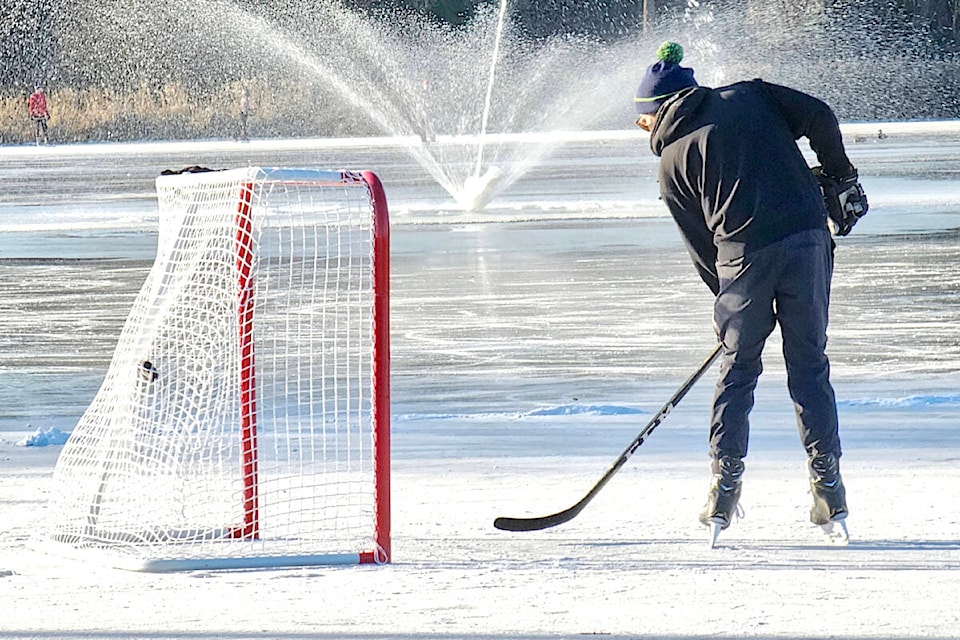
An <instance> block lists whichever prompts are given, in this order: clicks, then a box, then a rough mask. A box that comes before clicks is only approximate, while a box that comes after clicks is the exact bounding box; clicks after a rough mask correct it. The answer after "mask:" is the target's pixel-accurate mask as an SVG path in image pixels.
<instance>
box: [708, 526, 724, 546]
mask: <svg viewBox="0 0 960 640" xmlns="http://www.w3.org/2000/svg"><path fill="white" fill-rule="evenodd" d="M707 527H708V529H709V532H710V533H709V539H708V540H707V543H708V544H709V545H710V548H711V549H713V548H715V547H716V546H717V538H719V537H720V532H721V531H723V523H722V522H717V521H715V520H711V521H710V523H709V524H707Z"/></svg>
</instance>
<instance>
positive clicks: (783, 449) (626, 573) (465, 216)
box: [0, 123, 960, 640]
mask: <svg viewBox="0 0 960 640" xmlns="http://www.w3.org/2000/svg"><path fill="white" fill-rule="evenodd" d="M881 130H882V131H883V135H882V136H881V135H879V132H880V131H881ZM844 134H845V140H846V142H847V148H848V152H849V155H850V157H851V160H852V161H853V163H854V164H855V165H856V166H857V167H858V168H859V170H860V175H861V179H862V183H863V186H864V188H865V189H866V191H867V195H868V197H869V199H870V203H871V209H870V213H869V215H868V216H867V217H866V218H864V220H863V221H862V222H861V223H860V224H859V225H858V226H857V227H856V229H855V230H854V232H853V234H851V235H850V236H849V237H846V238H842V239H838V242H837V244H838V247H837V253H836V272H835V278H834V288H833V294H832V295H833V298H832V300H833V303H832V308H831V310H832V315H831V328H830V344H829V354H830V357H831V362H832V365H833V380H834V384H835V387H836V391H837V398H838V403H839V409H840V419H841V437H842V439H843V445H844V457H843V472H844V479H845V481H846V484H847V490H848V500H849V505H850V510H851V514H850V518H849V525H850V532H851V537H852V540H851V543H850V544H849V545H848V546H845V547H831V546H826V545H824V543H823V541H822V539H821V537H820V536H819V533H818V529H816V528H815V527H813V526H812V525H810V524H809V522H808V520H807V511H808V509H809V501H810V496H809V494H808V490H807V486H806V478H805V470H804V457H803V452H802V450H801V448H800V445H799V442H798V438H797V434H796V426H795V422H794V417H793V412H792V407H791V404H790V400H789V398H788V396H787V393H786V388H785V374H784V370H783V366H782V359H781V357H780V353H779V348H780V343H779V336H778V334H777V333H775V334H774V336H773V337H772V338H771V340H770V342H769V344H768V346H767V349H766V352H765V362H764V364H765V373H764V375H763V377H762V378H761V383H760V386H759V388H758V391H757V406H756V409H755V411H754V413H753V416H752V424H753V429H752V439H751V451H750V455H749V457H748V458H747V471H746V475H745V481H744V493H743V498H742V505H743V507H744V509H745V511H746V513H745V517H744V518H743V519H742V520H740V521H739V522H737V523H735V524H734V525H732V526H731V527H730V529H729V530H728V531H726V532H724V534H723V535H722V537H721V541H720V544H719V547H718V548H717V549H713V550H710V549H708V548H707V545H706V542H705V539H706V533H705V530H704V529H703V528H702V527H701V526H700V525H699V523H698V522H697V514H698V512H699V509H700V507H701V506H702V502H703V499H704V497H705V495H706V490H707V486H708V482H709V473H708V459H707V455H706V428H707V420H708V417H709V405H710V400H711V397H712V386H713V381H714V377H715V374H716V372H715V370H714V371H711V372H708V373H707V375H706V376H705V378H704V380H702V381H701V382H700V384H699V385H698V386H696V387H695V388H694V389H693V391H692V392H691V393H690V395H689V396H688V397H687V398H686V399H685V400H684V401H683V402H682V404H681V405H680V406H679V407H678V408H677V409H676V410H675V411H674V413H672V414H671V415H670V417H669V418H668V419H667V421H666V422H665V423H664V424H663V425H662V426H661V427H660V428H659V429H658V430H657V432H656V433H655V434H654V435H653V436H652V437H651V438H650V440H649V441H648V442H647V443H645V444H644V445H643V447H641V448H640V449H639V450H638V451H637V452H636V454H635V455H634V456H633V457H632V458H631V459H630V461H629V462H628V463H627V465H626V466H625V467H624V468H623V469H622V470H621V471H620V473H619V474H618V475H617V476H616V477H615V478H614V479H613V481H611V483H610V484H609V485H608V486H607V487H606V488H605V489H604V490H603V492H602V493H601V494H600V495H599V496H598V497H597V499H596V500H595V501H594V502H592V503H591V504H590V506H589V507H588V508H587V509H586V510H585V511H584V512H583V513H582V514H581V515H580V516H579V517H578V518H576V519H575V520H573V521H572V522H570V523H568V524H566V525H563V526H561V527H557V528H555V529H550V530H546V531H541V532H534V533H525V534H518V533H505V532H501V531H497V530H495V529H494V528H493V526H492V523H493V519H494V518H495V517H497V516H501V515H510V516H531V515H545V514H547V513H551V512H554V511H557V510H560V509H563V508H565V507H567V506H570V505H571V504H573V503H574V502H576V501H577V500H578V499H579V498H580V497H581V496H583V495H584V494H585V493H586V492H587V490H589V488H590V487H591V486H592V484H593V483H594V482H595V481H596V480H598V479H599V478H600V476H601V475H602V474H603V472H604V471H605V470H606V468H607V467H608V466H609V464H611V463H612V462H613V460H614V459H615V458H616V457H617V456H618V455H619V454H620V453H621V451H623V449H624V448H625V447H626V446H627V445H628V444H629V443H630V441H631V440H632V439H633V438H634V436H635V435H636V434H637V433H638V432H639V430H640V429H641V428H642V427H643V426H644V425H645V424H646V423H647V421H648V420H650V419H651V418H652V416H653V414H654V413H655V412H656V411H657V410H658V409H659V408H660V406H661V405H662V404H663V402H664V401H665V400H666V399H667V398H668V397H669V396H670V394H671V393H673V391H674V390H676V388H677V387H678V386H679V385H680V384H681V383H682V382H683V380H684V379H685V378H686V377H687V376H688V375H689V374H690V373H692V372H693V370H694V369H695V368H696V367H697V365H698V364H699V363H700V362H701V361H702V360H703V359H704V358H705V357H706V356H707V354H708V353H709V351H710V349H711V348H712V346H713V344H714V335H713V331H712V328H711V296H710V293H709V291H708V290H707V288H706V287H705V286H704V285H703V284H702V283H701V282H700V281H699V279H698V278H697V276H696V275H695V272H694V269H693V267H692V265H691V264H690V260H689V258H688V256H687V254H686V252H685V250H684V248H683V246H682V243H681V241H680V239H679V236H678V234H677V232H676V230H675V229H674V227H673V223H672V221H671V220H670V219H669V217H668V216H667V213H666V210H665V208H664V207H663V206H662V205H661V204H660V203H659V202H658V200H657V188H656V182H655V171H656V159H655V158H654V157H653V156H652V155H651V154H650V152H649V149H648V147H647V144H646V139H645V138H643V137H642V136H641V135H635V134H633V133H632V132H630V133H619V132H610V133H606V134H595V135H582V134H581V135H576V136H573V135H571V136H570V137H569V139H567V141H566V142H564V143H563V144H560V145H559V146H557V147H556V149H555V150H554V151H553V153H551V154H549V155H547V156H546V157H545V158H544V159H542V160H541V161H540V162H539V163H538V164H536V165H535V166H534V167H533V168H532V169H531V170H530V171H529V172H528V173H526V174H525V175H524V177H523V178H522V179H520V180H519V181H517V182H516V183H514V184H513V185H511V187H510V188H509V189H507V190H506V191H505V192H504V193H502V194H500V195H499V196H498V197H497V198H495V199H494V200H493V201H492V202H491V204H490V205H489V206H488V207H486V208H485V209H484V210H483V211H481V212H475V213H464V212H462V211H458V210H457V209H456V205H455V203H454V201H453V200H452V199H451V198H450V196H449V195H448V194H447V193H445V192H444V191H443V190H441V189H440V188H439V187H437V186H436V185H435V184H434V183H433V182H432V181H429V180H428V179H427V178H425V177H424V174H423V171H422V170H421V169H420V168H419V166H418V165H417V164H416V163H415V162H413V160H411V157H410V155H409V154H408V153H407V152H406V151H405V150H404V148H403V144H404V143H407V144H416V143H415V142H414V141H409V140H407V141H397V140H393V139H384V140H334V141H329V140H297V141H294V140H288V141H253V142H250V143H232V142H198V143H151V144H120V145H106V144H105V145H64V146H52V147H43V148H35V147H4V148H3V149H2V151H0V179H2V184H3V185H4V187H3V189H2V190H0V308H2V309H3V310H4V313H2V314H0V508H2V513H3V522H4V526H2V527H0V637H2V638H12V639H21V638H84V639H86V638H149V639H162V638H254V637H256V638H289V639H300V638H349V639H357V640H359V639H368V638H369V639H381V638H422V639H430V640H439V639H447V638H451V639H452V638H470V639H473V638H487V637H504V638H526V639H540V638H579V637H584V636H593V635H601V636H605V637H612V638H633V637H644V638H691V637H703V638H706V637H751V638H828V637H829V638H852V637H856V638H920V637H937V638H960V613H958V610H957V607H956V601H957V594H958V590H960V582H958V578H957V576H958V575H960V573H958V570H960V500H958V498H957V490H958V488H960V429H958V426H960V181H958V176H960V126H957V125H956V124H955V123H915V124H909V123H899V124H898V123H888V124H876V123H870V124H860V125H845V126H844ZM440 142H441V143H445V142H449V141H443V140H441V141H440ZM528 143H529V141H523V140H518V141H514V142H510V143H508V144H512V145H517V146H518V147H521V146H522V145H523V144H528ZM521 156H522V153H520V152H514V153H513V155H512V156H511V155H509V154H507V155H504V156H503V158H504V160H503V161H504V162H506V161H508V160H509V159H510V158H511V157H513V158H519V157H521ZM812 161H813V158H812V156H811V163H812ZM188 165H203V166H210V167H215V168H228V167H238V166H247V165H262V166H285V167H310V168H330V169H339V168H346V169H370V170H373V171H375V172H376V173H377V174H378V175H379V176H380V178H381V179H382V181H383V183H384V187H385V189H386V194H387V198H388V201H389V206H390V211H391V219H392V228H391V241H392V258H391V271H392V281H391V288H392V304H391V314H392V318H391V323H392V382H393V384H392V406H393V410H392V423H393V465H394V473H393V482H392V486H393V493H394V498H393V500H394V502H393V548H394V562H393V564H391V565H389V566H383V567H348V568H310V569H284V570H263V571H233V572H203V571H196V572H189V573H182V574H170V575H150V574H138V573H129V572H124V571H119V570H114V569H108V568H103V567H99V566H90V565H87V564H80V563H76V562H74V561H70V560H65V559H63V558H60V557H56V556H51V555H47V554H44V553H41V552H39V551H37V550H36V549H35V545H34V544H32V541H33V540H34V538H35V537H36V536H37V535H38V534H39V533H40V532H41V531H42V527H43V518H44V509H45V504H46V501H47V499H48V498H49V492H50V486H51V483H50V480H51V474H52V471H53V467H54V464H55V461H56V457H57V455H58V453H59V450H60V448H61V447H60V446H56V445H54V446H46V447H27V446H21V445H20V444H18V443H20V442H22V441H23V440H24V439H25V438H27V437H29V436H30V435H32V434H35V433H36V432H37V431H38V430H42V429H49V428H57V429H60V430H62V431H64V432H69V430H70V429H71V428H72V426H73V424H75V423H76V421H77V419H78V418H79V416H80V414H81V413H82V412H83V410H84V408H85V407H86V405H87V404H88V403H89V402H90V400H91V399H92V397H93V395H94V394H95V393H96V390H97V388H98V386H99V384H100V381H101V380H102V378H103V375H104V373H105V371H106V367H107V365H108V363H109V360H110V356H111V355H112V349H113V345H114V344H115V342H116V338H117V335H118V333H119V331H120V328H121V327H122V325H123V321H124V319H125V317H126V313H127V310H128V309H129V306H130V304H131V303H132V301H133V297H134V295H135V294H136V292H137V291H138V289H139V287H140V285H141V284H142V282H143V279H144V278H145V276H146V273H147V270H148V269H149V267H150V265H151V264H152V261H153V256H154V250H155V243H156V227H157V210H156V197H155V193H154V179H155V177H156V176H157V175H158V174H159V173H160V171H161V170H163V169H170V168H181V167H184V166H188Z"/></svg>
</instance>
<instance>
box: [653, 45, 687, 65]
mask: <svg viewBox="0 0 960 640" xmlns="http://www.w3.org/2000/svg"><path fill="white" fill-rule="evenodd" d="M657 60H662V61H663V62H667V63H669V64H680V63H681V62H682V61H683V47H681V46H680V45H679V44H677V43H676V42H670V41H669V40H667V41H666V42H664V43H663V44H662V45H660V46H659V47H658V48H657Z"/></svg>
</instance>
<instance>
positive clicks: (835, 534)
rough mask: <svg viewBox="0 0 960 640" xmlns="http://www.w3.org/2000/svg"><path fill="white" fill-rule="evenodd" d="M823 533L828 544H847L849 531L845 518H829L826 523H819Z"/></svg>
mask: <svg viewBox="0 0 960 640" xmlns="http://www.w3.org/2000/svg"><path fill="white" fill-rule="evenodd" d="M820 529H822V530H823V535H824V536H826V538H827V542H829V543H830V544H838V545H843V544H849V542H850V532H849V531H848V530H847V521H846V520H831V521H830V522H828V523H827V524H822V525H820Z"/></svg>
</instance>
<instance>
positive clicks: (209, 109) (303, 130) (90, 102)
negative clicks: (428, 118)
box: [0, 82, 370, 144]
mask: <svg viewBox="0 0 960 640" xmlns="http://www.w3.org/2000/svg"><path fill="white" fill-rule="evenodd" d="M243 86H247V87H248V88H249V89H250V95H251V114H250V117H249V119H248V132H249V135H250V136H253V137H281V136H282V137H287V136H289V137H300V136H306V137H312V136H341V135H347V136H349V135H367V134H369V133H370V125H369V123H367V122H364V121H363V120H362V119H361V118H358V117H357V115H356V114H355V113H351V112H349V111H348V110H346V109H345V108H344V107H343V106H341V105H339V104H338V103H337V102H336V101H335V100H332V99H331V98H330V97H329V96H327V95H324V94H323V93H322V92H320V91H318V90H317V89H316V88H314V87H311V86H301V85H299V84H297V83H294V82H287V83H286V84H285V85H284V84H281V83H277V82H273V83H270V84H269V85H268V84H266V83H262V82H247V83H240V82H233V83H230V84H226V85H223V86H221V87H219V88H216V89H213V90H208V91H206V92H204V94H203V95H199V94H195V93H191V92H190V91H188V90H187V89H186V88H185V87H184V86H183V85H182V84H179V83H169V84H165V85H162V86H159V87H148V86H140V87H139V88H137V89H135V90H132V91H127V92H121V91H117V90H115V89H113V88H99V87H98V88H92V89H80V90H77V89H71V88H62V89H57V88H48V89H47V90H46V91H47V106H48V109H49V111H50V119H49V121H48V126H49V137H50V141H51V142H95V141H129V140H188V139H209V138H214V139H222V138H236V137H239V136H240V95H241V92H242V89H243ZM28 96H29V94H28V92H27V91H23V92H20V93H6V94H2V93H0V144H26V143H33V142H34V135H35V134H34V131H35V129H34V126H35V125H34V122H33V120H32V119H31V118H30V116H29V114H28V113H27V98H28Z"/></svg>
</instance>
